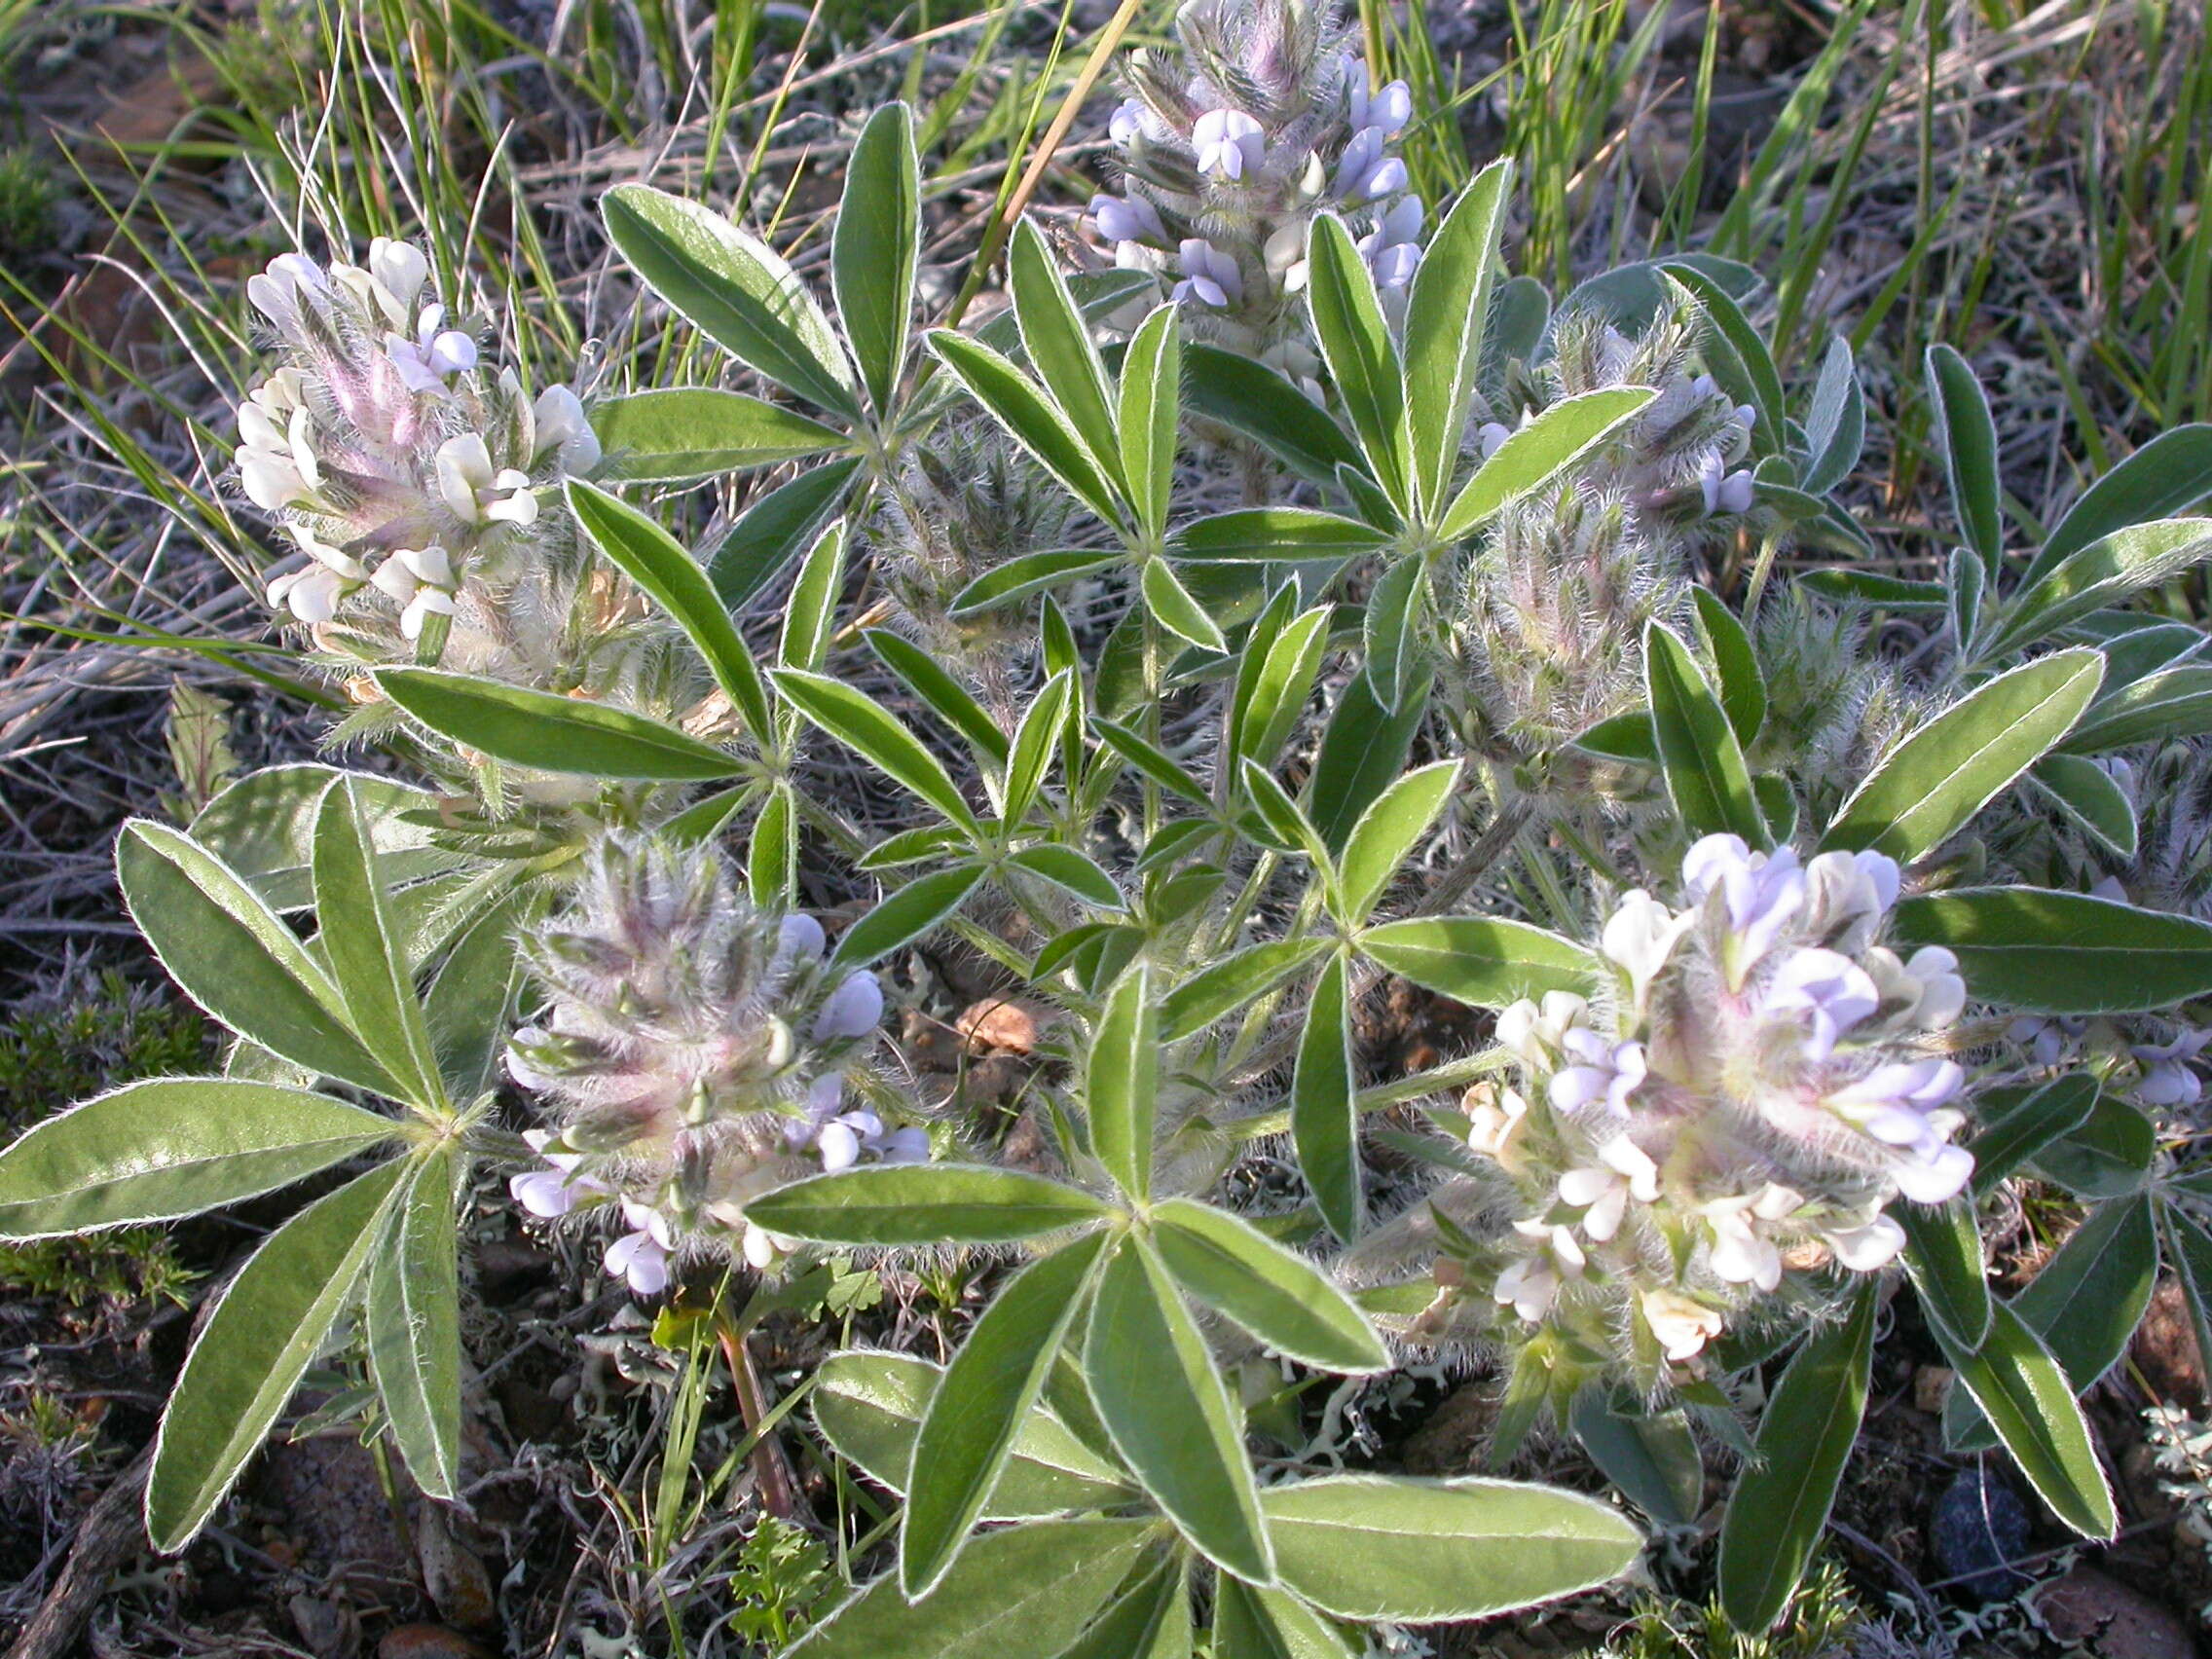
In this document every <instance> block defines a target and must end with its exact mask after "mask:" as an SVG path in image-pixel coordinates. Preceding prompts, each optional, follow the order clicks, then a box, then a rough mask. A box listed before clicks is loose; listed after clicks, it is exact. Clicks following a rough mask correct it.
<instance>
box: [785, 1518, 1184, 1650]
mask: <svg viewBox="0 0 2212 1659" xmlns="http://www.w3.org/2000/svg"><path fill="white" fill-rule="evenodd" d="M1164 1537H1165V1529H1163V1528H1162V1527H1161V1525H1160V1523H1159V1522H1157V1521H1152V1520H1127V1521H1124V1520H1110V1519H1107V1518H1104V1517H1101V1516H1085V1517H1082V1518H1080V1519H1076V1520H1069V1521H1033V1522H1031V1523H1029V1524H1028V1525H1027V1526H1022V1527H1010V1528H1007V1529H1006V1530H1002V1531H996V1532H986V1533H984V1534H983V1535H982V1536H980V1537H978V1538H977V1539H976V1540H975V1541H974V1542H973V1543H971V1544H970V1545H969V1546H968V1548H967V1549H965V1550H963V1551H962V1552H961V1554H960V1559H959V1560H958V1561H956V1562H954V1563H953V1564H952V1567H951V1570H949V1571H948V1572H946V1574H945V1575H944V1577H943V1579H942V1580H941V1581H940V1583H939V1584H938V1586H937V1588H936V1589H935V1590H934V1591H932V1592H931V1593H930V1595H929V1596H927V1597H926V1598H924V1599H923V1600H922V1601H920V1602H917V1603H909V1602H908V1601H907V1600H906V1599H905V1597H904V1596H903V1595H902V1594H901V1593H900V1588H899V1575H898V1574H897V1573H896V1572H891V1573H886V1574H885V1575H884V1576H883V1577H881V1578H878V1579H876V1580H875V1581H874V1582H873V1583H872V1584H869V1585H868V1586H867V1587H866V1589H864V1590H862V1591H860V1592H859V1593H858V1594H856V1595H855V1596H854V1597H853V1598H852V1600H850V1601H848V1602H847V1603H845V1604H844V1605H842V1606H841V1607H839V1608H838V1609H837V1610H836V1611H835V1612H834V1613H832V1614H831V1615H830V1617H829V1618H827V1619H825V1620H824V1621H823V1622H822V1623H821V1624H819V1625H817V1626H815V1627H814V1629H812V1630H811V1631H809V1632H807V1634H806V1635H805V1636H803V1637H801V1638H800V1639H799V1640H798V1641H795V1642H794V1643H793V1644H792V1645H791V1646H790V1647H788V1648H786V1649H785V1650H784V1651H785V1654H786V1655H787V1656H788V1659H890V1656H892V1655H894V1654H895V1655H897V1656H898V1659H1011V1655H1013V1654H1015V1653H1020V1654H1024V1655H1027V1654H1038V1655H1051V1654H1056V1653H1058V1652H1059V1651H1060V1650H1061V1649H1062V1648H1064V1647H1065V1646H1066V1645H1067V1644H1068V1643H1069V1642H1071V1641H1074V1640H1075V1639H1076V1638H1077V1637H1078V1636H1080V1635H1082V1634H1083V1628H1084V1626H1085V1625H1086V1624H1088V1622H1089V1621H1090V1617H1091V1615H1092V1614H1093V1613H1095V1612H1096V1611H1097V1610H1098V1609H1099V1607H1100V1606H1102V1605H1103V1604H1105V1601H1106V1598H1107V1597H1108V1596H1110V1595H1112V1594H1113V1592H1114V1587H1115V1586H1116V1585H1117V1584H1119V1583H1120V1582H1121V1581H1122V1579H1123V1578H1124V1576H1126V1575H1127V1573H1128V1571H1129V1569H1130V1567H1133V1566H1135V1565H1136V1562H1137V1559H1138V1557H1139V1555H1140V1554H1141V1552H1142V1551H1143V1550H1144V1549H1145V1548H1146V1546H1147V1545H1157V1544H1159V1543H1161V1542H1163V1541H1164Z"/></svg>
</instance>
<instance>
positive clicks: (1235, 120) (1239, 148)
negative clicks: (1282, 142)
mask: <svg viewBox="0 0 2212 1659" xmlns="http://www.w3.org/2000/svg"><path fill="white" fill-rule="evenodd" d="M1191 143H1192V146H1193V147H1194V148H1195V149H1196V150H1197V152H1198V172H1199V174H1200V175H1201V176H1203V177H1208V178H1218V179H1228V180H1235V179H1240V178H1242V177H1243V176H1244V174H1245V173H1246V171H1247V170H1249V171H1255V172H1256V171H1258V170H1259V168H1260V166H1262V165H1263V164H1264V163H1265V162H1266V160H1267V155H1268V140H1267V133H1266V129H1263V128H1262V127H1261V126H1260V124H1259V123H1258V122H1257V121H1255V120H1253V119H1252V117H1250V116H1248V115H1246V114H1245V113H1244V112H1243V111H1242V110H1240V109H1210V110H1208V111H1206V113H1205V114H1203V115H1201V116H1199V117H1198V123H1197V125H1196V126H1194V127H1193V128H1192V129H1191Z"/></svg>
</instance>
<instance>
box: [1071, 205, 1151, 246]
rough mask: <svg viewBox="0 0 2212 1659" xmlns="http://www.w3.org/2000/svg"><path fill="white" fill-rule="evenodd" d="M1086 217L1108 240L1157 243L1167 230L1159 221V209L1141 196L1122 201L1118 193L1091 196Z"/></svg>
mask: <svg viewBox="0 0 2212 1659" xmlns="http://www.w3.org/2000/svg"><path fill="white" fill-rule="evenodd" d="M1090 216H1091V218H1092V219H1094V220H1095V221H1096V222H1097V225H1098V234H1099V235H1100V236H1102V237H1104V238H1105V239H1106V240H1108V241H1110V242H1117V243H1119V242H1152V243H1155V244H1157V243H1161V242H1164V241H1166V240H1167V229H1166V227H1165V226H1164V225H1162V224H1161V221H1160V209H1159V208H1157V207H1155V206H1154V205H1153V204H1152V203H1149V202H1147V201H1146V200H1145V199H1144V198H1143V197H1141V196H1132V197H1130V198H1128V199H1127V200H1126V201H1124V199H1123V198H1121V197H1119V196H1107V195H1104V194H1100V195H1097V196H1093V197H1092V198H1091V199H1090Z"/></svg>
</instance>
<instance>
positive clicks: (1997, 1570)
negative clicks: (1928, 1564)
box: [1928, 1466, 2028, 1602]
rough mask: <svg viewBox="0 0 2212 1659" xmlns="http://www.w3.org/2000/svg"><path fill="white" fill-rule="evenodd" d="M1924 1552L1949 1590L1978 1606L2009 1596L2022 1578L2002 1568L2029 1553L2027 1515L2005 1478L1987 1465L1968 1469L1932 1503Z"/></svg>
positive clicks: (2019, 1586) (2017, 1591)
mask: <svg viewBox="0 0 2212 1659" xmlns="http://www.w3.org/2000/svg"><path fill="white" fill-rule="evenodd" d="M1928 1534H1929V1536H1928V1544H1929V1549H1930V1550H1931V1552H1932V1553H1933V1554H1934V1555H1935V1557H1936V1567H1937V1568H1938V1569H1939V1571H1940V1573H1941V1575H1942V1576H1943V1577H1944V1578H1946V1579H1952V1580H1956V1582H1954V1583H1952V1584H1950V1585H1949V1586H1948V1588H1950V1589H1953V1590H1956V1591H1958V1592H1959V1593H1960V1594H1961V1595H1962V1596H1966V1597H1969V1598H1971V1599H1972V1600H1974V1601H1977V1602H1994V1601H1997V1600H1999V1599H2001V1598H2004V1597H2008V1596H2013V1595H2016V1594H2018V1593H2019V1591H2020V1589H2021V1588H2022V1587H2023V1586H2024V1585H2025V1584H2027V1582H2028V1579H2027V1577H2026V1575H2025V1574H2023V1573H2020V1572H2018V1571H2016V1570H2014V1569H2013V1568H2012V1567H2008V1566H2006V1565H2005V1564H2006V1563H2007V1562H2008V1561H2010V1560H2012V1559H2014V1558H2015V1557H2018V1556H2023V1555H2025V1554H2027V1550H2028V1512H2027V1509H2026V1507H2025V1506H2024V1505H2022V1504H2021V1502H2020V1499H2019V1496H2018V1494H2017V1493H2014V1492H2013V1491H2012V1489H2011V1487H2009V1485H2007V1484H2006V1482H2005V1480H2004V1478H2003V1477H2002V1476H2000V1475H1998V1474H1996V1473H1995V1472H1994V1471H1992V1470H1991V1469H1989V1468H1988V1467H1987V1466H1982V1467H1977V1468H1972V1469H1968V1470H1966V1471H1965V1472H1964V1473H1962V1474H1961V1475H1960V1476H1959V1477H1958V1479H1956V1480H1954V1481H1953V1482H1952V1483H1951V1484H1950V1486H1949V1487H1947V1488H1945V1489H1944V1492H1943V1495H1942V1496H1941V1497H1939V1498H1937V1499H1936V1510H1935V1513H1934V1514H1933V1515H1931V1516H1930V1517H1929V1521H1928Z"/></svg>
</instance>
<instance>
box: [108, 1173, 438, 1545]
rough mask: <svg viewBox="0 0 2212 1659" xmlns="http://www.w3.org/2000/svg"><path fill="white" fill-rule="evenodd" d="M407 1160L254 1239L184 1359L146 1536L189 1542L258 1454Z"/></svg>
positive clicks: (151, 1491)
mask: <svg viewBox="0 0 2212 1659" xmlns="http://www.w3.org/2000/svg"><path fill="white" fill-rule="evenodd" d="M407 1171H408V1162H407V1161H406V1160H404V1159H393V1160H391V1161H389V1162H387V1163H385V1164H382V1165H381V1166H379V1167H378V1168H375V1169H372V1170H371V1171H369V1173H367V1174H366V1175H361V1176H357V1177H355V1178H354V1179H353V1180H352V1181H350V1182H349V1183H347V1184H346V1185H345V1186H343V1187H341V1188H339V1189H338V1191H336V1192H335V1193H332V1194H330V1195H329V1196H328V1197H326V1198H318V1199H316V1200H315V1201H314V1202H313V1203H312V1204H310V1205H309V1206H308V1207H307V1208H306V1209H304V1210H302V1211H300V1213H299V1214H297V1215H295V1216H293V1217H292V1219H291V1220H289V1221H287V1222H286V1223H285V1224H284V1225H283V1226H282V1227H279V1228H278V1229H277V1230H276V1232H275V1233H273V1234H271V1235H269V1237H268V1238H267V1239H266V1240H264V1241H263V1243H262V1245H261V1247H260V1248H259V1249H258V1250H256V1251H255V1252H254V1253H253V1255H252V1257H251V1258H250V1259H249V1260H248V1261H247V1262H246V1264H245V1266H244V1267H242V1268H240V1270H239V1272H238V1275H237V1276H236V1277H235V1278H233V1279H232V1280H231V1282H230V1284H229V1286H228V1287H227V1288H226V1289H225V1290H224V1291H223V1294H222V1297H221V1299H220V1300H219V1301H218V1302H217V1303H216V1304H215V1308H214V1310H213V1311H212V1312H211V1313H209V1314H208V1315H207V1319H206V1322H205V1323H204V1324H203V1326H202V1327H201V1330H200V1337H199V1340H198V1341H197V1342H195V1343H194V1344H193V1345H192V1351H191V1352H190V1353H188V1354H187V1355H186V1356H185V1360H184V1370H183V1371H182V1372H181V1373H180V1374H179V1375H178V1377H177V1383H176V1392H175V1393H173V1394H172V1395H170V1396H169V1403H168V1409H167V1410H166V1411H165V1412H164V1413H163V1414H162V1426H161V1432H160V1433H159V1434H158V1435H157V1436H156V1438H155V1442H154V1461H153V1466H152V1468H151V1469H150V1470H149V1471H148V1474H147V1478H146V1534H147V1536H148V1537H149V1538H151V1539H152V1540H153V1543H154V1547H155V1548H156V1549H158V1550H164V1551H175V1550H180V1549H182V1548H183V1547H184V1546H185V1545H186V1544H187V1543H189V1542H191V1540H192V1538H193V1535H194V1534H195V1533H197V1532H198V1531H199V1530H200V1529H201V1528H202V1527H203V1526H204V1525H205V1524H206V1521H207V1518H208V1516H209V1515H211V1514H213V1513H214V1509H215V1505H216V1504H218V1503H220V1502H221V1501H222V1499H223V1494H224V1493H227V1492H229V1491H230V1489H231V1485H232V1483H233V1482H235V1481H236V1480H237V1479H238V1477H239V1471H240V1469H242V1468H243V1467H244V1466H245V1460H246V1459H247V1458H248V1457H250V1456H253V1454H254V1453H255V1452H256V1451H257V1450H259V1448H260V1446H261V1442H262V1440H263V1439H264V1438H265V1437H266V1436H267V1435H268V1433H269V1429H270V1426H271V1425H272V1424H273V1423H275V1422H276V1414H277V1413H278V1412H280V1411H282V1410H283V1409H284V1403H285V1401H287V1400H289V1399H290V1398H291V1397H292V1390H293V1389H294V1388H296V1387H297V1386H299V1382H300V1378H301V1377H302V1376H303V1375H304V1374H305V1373H306V1371H307V1368H308V1366H309V1364H310V1363H311V1362H312V1361H313V1359H314V1356H315V1354H316V1353H317V1352H318V1351H320V1349H321V1347H322V1345H323V1342H324V1341H325V1339H327V1338H328V1336H329V1334H330V1327H331V1326H332V1325H333V1324H334V1323H335V1322H336V1321H337V1318H338V1315H339V1313H340V1312H341V1311H342V1310H343V1309H344V1308H345V1307H346V1305H347V1304H348V1303H349V1302H350V1301H351V1300H352V1297H353V1290H354V1287H355V1286H356V1285H357V1284H358V1283H359V1281H360V1277H361V1272H362V1269H363V1268H364V1267H365V1266H366V1264H367V1262H368V1258H369V1253H370V1251H371V1250H372V1249H374V1248H375V1247H376V1245H377V1242H378V1240H379V1239H380V1238H382V1237H383V1235H384V1233H383V1229H382V1227H381V1226H380V1225H379V1224H380V1222H381V1219H382V1217H383V1214H384V1210H385V1206H386V1204H387V1202H388V1201H389V1200H390V1198H391V1196H392V1193H393V1190H394V1189H395V1188H396V1187H397V1186H398V1185H399V1183H400V1181H401V1179H402V1178H403V1177H404V1176H405V1175H406V1173H407Z"/></svg>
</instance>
